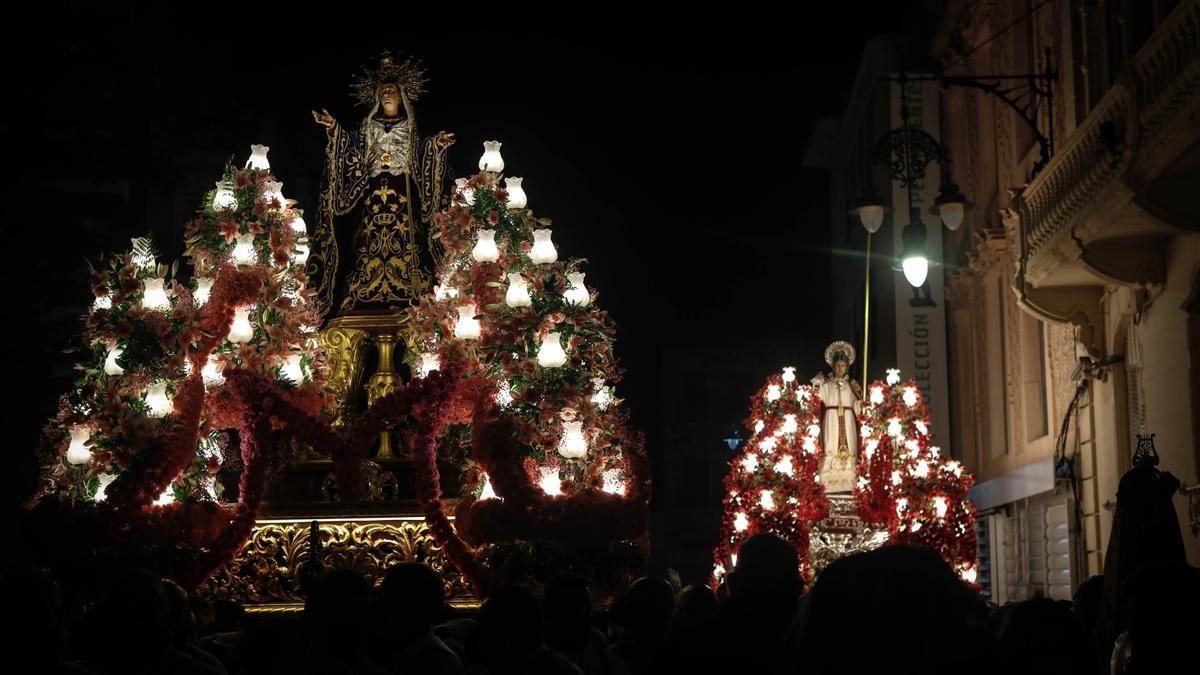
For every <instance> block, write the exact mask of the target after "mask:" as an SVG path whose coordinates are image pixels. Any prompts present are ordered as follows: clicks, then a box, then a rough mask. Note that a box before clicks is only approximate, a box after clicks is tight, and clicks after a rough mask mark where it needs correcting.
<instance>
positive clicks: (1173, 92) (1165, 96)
mask: <svg viewBox="0 0 1200 675" xmlns="http://www.w3.org/2000/svg"><path fill="white" fill-rule="evenodd" d="M928 18H929V19H930V20H931V21H932V22H934V24H936V25H937V26H938V30H937V31H936V33H934V35H933V38H932V40H931V41H929V43H928V44H927V45H926V46H925V48H924V51H923V53H922V54H920V55H919V56H920V57H923V58H926V59H931V60H932V62H933V63H934V64H935V67H934V70H936V71H937V72H940V73H941V74H943V75H946V76H975V75H989V74H994V75H1014V74H1021V75H1024V74H1033V73H1045V72H1052V73H1055V74H1056V79H1055V80H1054V81H1053V82H1052V83H1051V85H1050V92H1051V93H1052V97H1040V96H1037V97H1035V96H1032V95H1031V93H1030V92H1028V91H1025V90H1024V89H1023V88H1022V87H1023V86H1024V84H1027V83H1024V84H1023V83H1021V82H1013V83H1005V86H1006V87H1007V86H1008V85H1010V84H1011V85H1013V86H1015V87H1016V88H1015V89H1012V90H1010V91H1008V92H1006V93H1004V95H1005V96H1007V97H1008V98H1009V99H1010V100H1011V101H1012V103H1013V105H1010V103H1009V102H1006V101H1005V100H1004V98H1003V97H1002V96H1000V95H997V94H998V93H1000V92H993V93H987V92H983V91H979V90H977V89H974V88H970V87H962V86H951V87H947V88H944V89H942V90H941V92H940V96H939V112H940V115H939V118H940V124H939V127H940V128H939V132H940V133H939V134H937V135H938V136H939V137H940V141H941V143H942V145H943V147H944V149H945V150H946V152H947V159H948V160H949V161H948V166H949V171H950V174H951V175H952V176H953V178H954V179H955V182H956V183H958V184H959V186H960V187H961V189H962V191H963V192H964V193H965V194H966V195H967V196H968V197H969V198H970V199H971V200H972V201H973V202H974V209H973V210H972V211H970V212H969V213H968V214H967V216H966V218H965V220H964V222H963V224H962V226H961V227H960V228H959V229H958V230H956V231H953V232H952V231H948V230H945V229H944V228H941V227H940V226H937V225H934V226H933V227H930V228H929V230H928V231H929V236H930V237H931V238H932V237H935V236H940V237H941V238H942V243H943V259H942V263H943V264H942V266H941V267H940V268H935V269H934V270H932V271H931V274H942V275H944V277H943V278H944V282H945V292H944V295H943V297H934V298H933V300H934V302H936V303H937V304H938V305H939V307H941V308H942V311H944V312H945V321H946V326H947V331H946V340H947V346H946V350H945V357H946V359H947V368H948V373H949V396H950V401H949V409H950V420H949V421H950V424H949V425H948V431H947V432H946V433H947V434H948V438H938V439H937V440H938V441H939V444H940V445H942V446H943V447H946V446H949V450H950V452H951V453H952V454H953V455H954V456H955V457H956V458H958V459H961V460H962V461H963V462H964V463H965V464H966V465H967V466H968V467H969V468H970V469H971V471H972V472H973V473H974V475H975V477H976V482H977V486H976V488H975V489H974V490H973V491H972V499H973V500H974V501H975V503H976V505H977V506H978V508H979V510H980V514H981V517H980V520H979V529H980V532H979V534H980V535H981V536H980V541H981V564H982V569H983V571H984V577H985V578H986V584H987V586H988V588H989V591H990V593H991V596H992V599H993V600H995V601H997V602H1004V601H1008V600H1021V599H1024V598H1026V597H1029V596H1030V595H1032V594H1041V595H1045V596H1048V597H1054V598H1069V597H1070V595H1071V593H1072V592H1073V590H1074V588H1076V587H1077V586H1078V584H1079V583H1080V582H1081V581H1083V580H1085V579H1086V578H1088V577H1089V576H1091V575H1095V574H1100V573H1102V571H1103V563H1104V553H1105V549H1106V547H1107V544H1108V536H1109V530H1110V529H1111V524H1112V509H1113V507H1114V506H1115V502H1116V490H1117V484H1118V482H1119V480H1120V477H1121V476H1122V474H1123V473H1124V472H1125V471H1126V470H1128V468H1129V467H1130V465H1131V456H1132V453H1133V450H1134V449H1135V447H1136V445H1137V442H1138V435H1139V434H1154V440H1153V442H1154V445H1155V447H1156V449H1157V452H1158V454H1159V456H1160V458H1161V459H1160V464H1159V467H1160V468H1162V469H1165V470H1167V471H1170V472H1171V473H1173V474H1174V475H1175V476H1176V477H1177V478H1179V479H1180V480H1181V481H1182V482H1183V483H1184V484H1185V489H1184V490H1182V491H1181V492H1180V494H1178V495H1176V497H1175V506H1176V510H1177V513H1178V516H1179V520H1180V524H1181V527H1182V528H1183V529H1184V540H1185V545H1186V547H1187V554H1188V560H1189V563H1190V564H1192V565H1200V538H1198V537H1197V529H1196V528H1197V527H1198V525H1197V515H1198V512H1200V501H1198V500H1200V494H1198V492H1197V490H1196V488H1195V486H1196V485H1197V483H1198V482H1200V476H1198V470H1200V200H1197V199H1195V198H1194V194H1193V193H1196V192H1197V190H1200V2H1196V0H1174V1H1172V0H1145V2H1120V1H1118V0H1096V1H1094V2H1079V1H1078V0H1051V1H1049V2H1006V1H1001V0H964V1H959V2H948V3H946V5H945V8H944V12H943V13H942V14H941V15H940V16H939V15H937V14H936V13H935V14H931V15H930V16H929V17H928ZM873 47H877V45H873ZM889 53H895V50H892V51H891V52H889V51H887V50H886V49H878V48H876V49H873V48H872V47H868V49H867V52H866V53H865V54H864V57H863V64H864V65H863V68H862V69H860V75H859V78H858V82H857V84H856V86H855V88H854V90H853V94H852V97H851V102H850V103H849V105H848V107H847V114H846V115H845V116H844V117H843V118H842V120H841V121H840V124H839V125H838V133H837V136H836V143H835V144H834V147H833V149H832V150H827V151H826V152H824V153H823V156H824V157H825V158H826V159H827V164H828V165H829V166H830V169H831V178H832V182H833V183H834V186H835V187H834V189H833V195H832V198H833V200H834V206H835V216H834V219H833V230H834V240H835V242H836V241H839V240H840V241H841V242H842V244H841V245H842V246H843V247H844V248H845V249H846V250H863V244H865V241H864V240H865V232H864V231H863V229H862V226H861V225H859V224H858V223H857V218H850V217H842V216H840V215H838V211H837V210H836V207H839V206H840V207H841V209H842V211H841V212H842V213H844V209H845V205H846V204H847V202H848V201H849V199H850V198H851V197H852V196H853V195H854V194H855V193H856V192H857V191H858V189H859V187H860V186H861V185H862V184H864V183H865V182H866V181H867V180H868V178H869V177H870V178H869V179H870V180H872V181H873V183H874V184H875V185H877V186H878V185H885V184H887V183H886V181H887V180H888V177H887V175H886V173H885V174H883V175H880V169H879V168H878V167H874V168H873V167H872V165H871V164H870V161H871V155H870V149H871V142H872V141H873V139H877V138H879V137H880V136H881V134H882V133H886V131H887V130H888V117H887V111H888V109H889V108H888V101H887V97H889V96H891V91H890V90H889V89H887V88H885V87H886V85H884V84H881V83H880V82H879V81H878V79H877V78H878V76H879V75H881V74H890V73H895V72H896V71H897V70H899V69H900V67H903V68H905V69H907V70H909V72H920V71H918V70H916V69H917V68H926V69H928V68H929V62H928V61H923V60H922V58H915V59H914V58H911V56H910V58H908V59H906V60H905V61H906V62H905V63H904V64H903V65H902V66H901V64H899V63H896V62H895V61H894V60H893V61H891V62H889V60H888V59H887V58H886V55H887V54H889ZM881 54H882V55H883V56H881ZM910 54H911V52H910ZM913 61H916V62H917V63H915V64H914V63H913ZM927 72H928V71H927ZM1027 104H1036V105H1033V106H1029V105H1027ZM1042 141H1044V142H1042ZM814 145H817V144H814ZM1043 145H1045V146H1046V147H1045V148H1044V150H1043ZM872 171H874V174H872V173H871V172H872ZM879 192H880V193H881V194H882V195H883V196H884V198H885V200H887V199H889V198H890V197H891V193H890V191H889V190H886V189H881V190H880V191H879ZM839 202H840V204H839ZM900 207H901V208H900V209H898V210H904V209H906V207H907V205H905V204H900ZM895 215H896V214H893V216H895ZM894 221H900V222H903V221H901V220H900V219H899V218H896V217H893V218H890V219H889V220H888V222H887V223H885V225H884V232H883V233H881V234H887V233H888V232H889V229H888V228H893V227H895V222H894ZM839 237H840V239H839ZM875 238H876V239H879V240H882V241H891V237H890V235H889V236H883V237H880V236H879V235H876V237H875ZM877 251H879V249H878V248H877ZM879 252H880V253H882V254H883V258H884V259H885V261H886V258H887V256H889V255H893V254H892V253H891V251H879ZM850 267H855V268H856V269H853V270H851V269H849V268H850ZM847 268H848V269H847V275H848V276H855V277H857V284H856V285H855V284H854V283H853V282H852V281H849V279H848V281H847V285H846V286H844V287H845V288H846V289H847V291H843V293H846V294H847V296H848V297H844V298H842V300H843V303H844V304H843V303H839V304H837V305H835V306H848V305H849V304H850V303H855V302H856V303H857V306H858V308H859V310H860V311H859V313H858V316H859V317H861V316H862V313H861V308H862V304H863V300H862V296H863V293H864V291H863V283H862V278H863V276H864V275H863V267H862V265H857V266H847ZM872 275H873V277H872V282H871V284H872V307H871V318H870V321H869V325H868V326H867V328H868V330H869V331H870V333H869V335H870V342H871V343H873V344H874V345H876V346H875V347H874V348H872V349H871V350H870V357H871V358H872V363H873V366H872V368H871V370H872V371H873V372H872V376H874V375H875V374H877V373H879V372H882V369H883V368H885V367H887V365H889V364H888V363H887V361H888V359H889V358H896V354H895V353H896V349H895V346H894V344H893V345H888V344H887V342H888V340H889V339H890V337H889V336H892V335H894V334H895V322H896V320H897V319H896V317H897V311H896V308H897V307H899V302H892V303H891V304H892V311H891V312H890V313H889V312H888V310H887V308H886V305H887V304H889V299H890V298H891V297H892V296H891V293H890V292H889V288H894V284H903V283H904V280H903V278H902V277H900V276H899V275H898V274H895V273H893V272H891V271H890V270H889V269H887V266H886V265H885V264H884V262H880V263H878V264H876V265H873V270H872ZM877 279H878V280H879V281H878V282H877V281H876V280H877ZM877 284H878V286H877ZM854 289H857V292H855V290H854ZM897 297H899V296H897ZM876 307H880V308H881V309H879V310H877V309H876ZM846 328H847V330H851V331H855V332H853V334H854V335H856V336H860V337H859V338H858V339H860V340H861V335H862V334H863V333H862V332H861V331H862V324H861V323H859V324H858V325H857V326H847V327H846Z"/></svg>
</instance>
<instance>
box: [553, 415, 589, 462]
mask: <svg viewBox="0 0 1200 675" xmlns="http://www.w3.org/2000/svg"><path fill="white" fill-rule="evenodd" d="M587 449H588V446H587V439H586V438H584V437H583V422H579V421H575V422H563V435H562V440H561V441H560V442H559V444H558V454H560V455H562V456H563V457H566V458H567V459H579V458H580V457H583V456H584V455H586V454H587Z"/></svg>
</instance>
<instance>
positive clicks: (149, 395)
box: [146, 382, 172, 417]
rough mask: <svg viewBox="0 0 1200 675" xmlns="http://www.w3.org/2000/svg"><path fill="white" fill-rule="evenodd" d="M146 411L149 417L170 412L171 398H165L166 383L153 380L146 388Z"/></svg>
mask: <svg viewBox="0 0 1200 675" xmlns="http://www.w3.org/2000/svg"><path fill="white" fill-rule="evenodd" d="M146 407H147V408H149V409H150V410H149V411H148V412H147V413H146V414H148V415H149V416H151V417H163V416H165V415H166V414H167V413H169V412H171V409H172V406H171V399H169V398H167V383H166V382H155V383H154V384H152V385H150V386H149V387H147V388H146Z"/></svg>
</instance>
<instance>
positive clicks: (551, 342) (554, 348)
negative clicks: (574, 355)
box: [537, 331, 567, 368]
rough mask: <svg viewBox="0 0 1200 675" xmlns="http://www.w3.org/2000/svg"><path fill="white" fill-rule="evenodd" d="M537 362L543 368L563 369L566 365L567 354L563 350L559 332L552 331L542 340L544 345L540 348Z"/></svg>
mask: <svg viewBox="0 0 1200 675" xmlns="http://www.w3.org/2000/svg"><path fill="white" fill-rule="evenodd" d="M537 362H538V365H539V366H541V367H543V368H561V367H563V366H564V365H566V363H567V352H566V351H564V350H563V348H562V340H561V338H560V337H559V335H558V331H550V332H549V333H546V337H544V338H542V344H541V345H540V346H539V347H538V353H537Z"/></svg>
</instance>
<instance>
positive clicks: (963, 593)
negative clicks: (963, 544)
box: [738, 546, 990, 673]
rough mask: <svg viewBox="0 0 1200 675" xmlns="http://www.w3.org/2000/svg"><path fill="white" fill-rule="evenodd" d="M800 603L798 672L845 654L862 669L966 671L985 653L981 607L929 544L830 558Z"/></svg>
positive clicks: (837, 665)
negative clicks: (866, 640) (800, 659)
mask: <svg viewBox="0 0 1200 675" xmlns="http://www.w3.org/2000/svg"><path fill="white" fill-rule="evenodd" d="M738 564H739V567H740V565H741V560H740V559H739V561H738ZM805 605H806V607H805V610H804V615H803V620H802V621H801V622H800V624H799V626H798V628H799V634H798V636H797V637H798V640H797V644H798V649H799V653H800V654H803V655H805V657H804V658H805V663H806V672H808V671H811V672H834V671H840V670H843V669H844V667H845V662H844V659H845V658H846V655H847V654H853V655H854V660H855V668H856V669H857V670H860V671H862V672H896V673H909V672H921V673H926V672H948V670H953V669H964V670H970V669H971V668H975V667H976V666H977V665H979V664H980V663H981V662H986V659H987V656H988V654H990V651H989V650H988V649H989V647H990V637H989V636H988V633H987V609H986V607H985V606H984V604H983V602H982V601H981V600H980V599H979V595H978V594H977V593H976V592H975V591H974V590H972V589H971V588H970V587H968V586H967V585H965V584H964V583H963V582H962V580H961V579H960V578H959V577H958V575H957V574H955V573H954V570H953V569H951V568H950V565H948V564H947V563H946V562H945V561H944V560H943V559H942V557H941V556H940V555H938V553H937V552H935V551H933V550H930V549H926V548H912V547H907V546H885V547H883V548H880V549H877V550H874V551H870V552H868V553H858V554H855V555H851V556H847V557H845V558H840V559H838V560H835V561H834V562H833V563H831V564H830V565H829V567H827V568H825V570H824V571H823V572H821V575H820V576H819V577H818V578H817V580H816V583H815V584H814V585H813V588H812V590H811V591H810V592H809V593H808V595H807V596H806V601H805ZM863 635H870V636H872V637H871V640H870V648H869V649H864V643H863V641H862V636H863ZM810 665H811V667H809V666H810Z"/></svg>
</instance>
